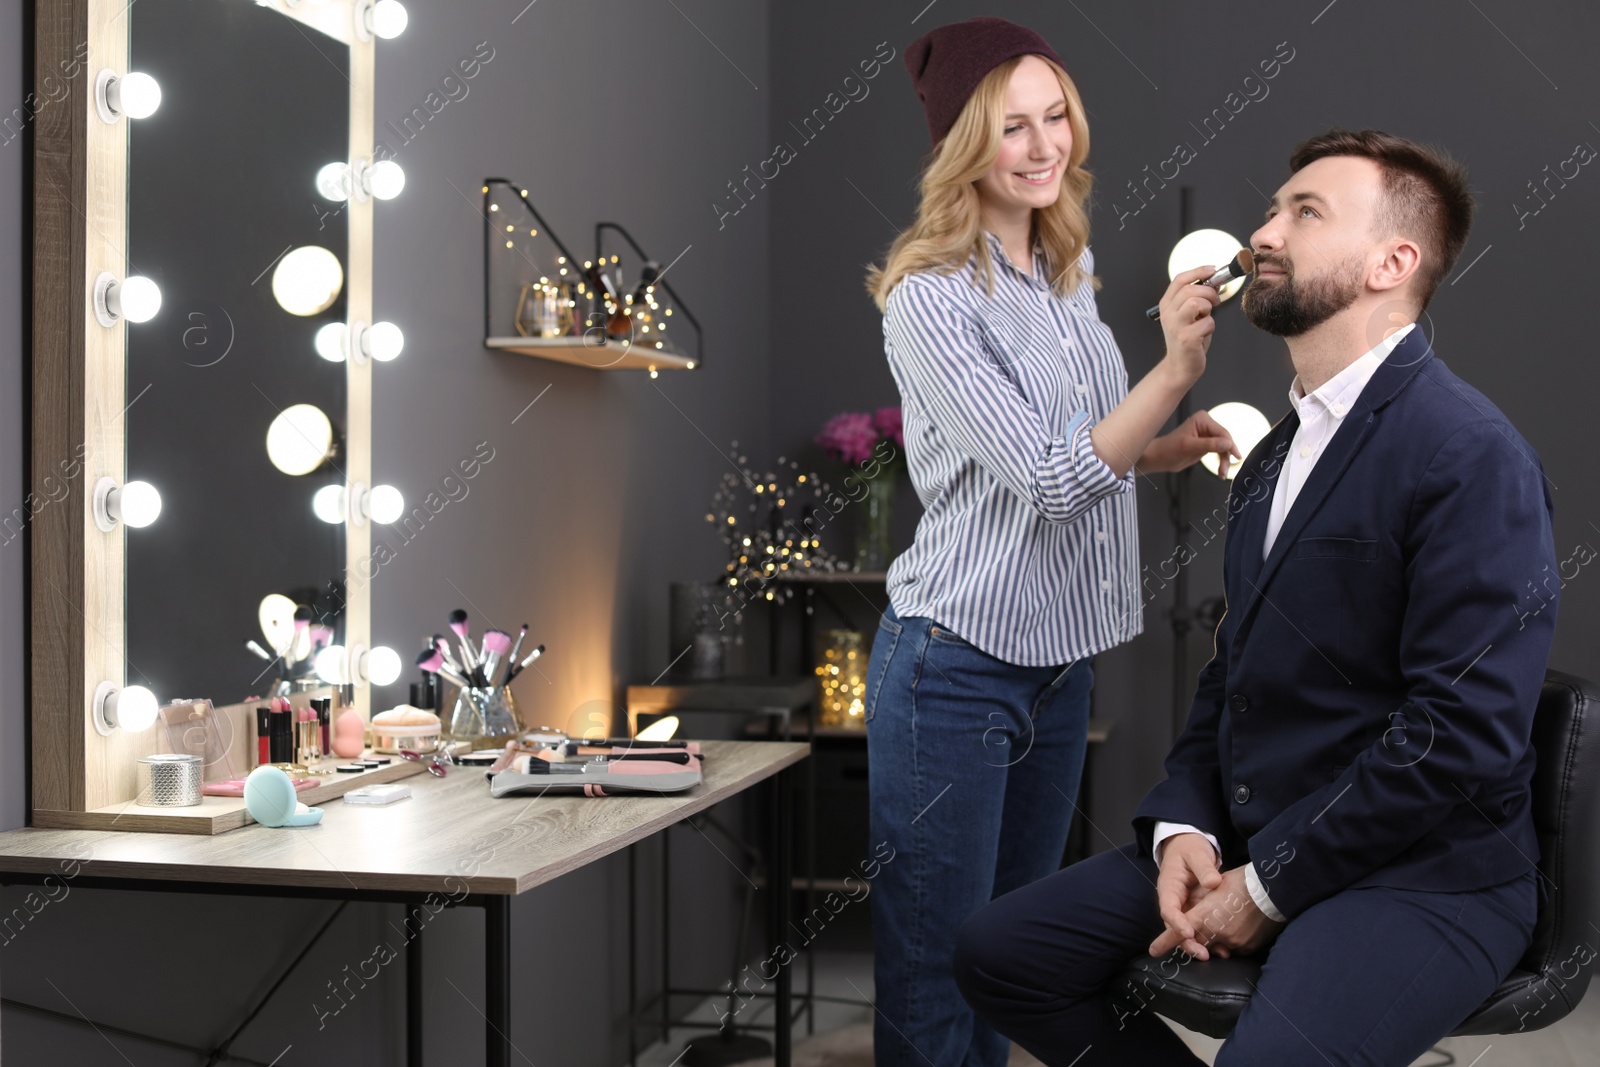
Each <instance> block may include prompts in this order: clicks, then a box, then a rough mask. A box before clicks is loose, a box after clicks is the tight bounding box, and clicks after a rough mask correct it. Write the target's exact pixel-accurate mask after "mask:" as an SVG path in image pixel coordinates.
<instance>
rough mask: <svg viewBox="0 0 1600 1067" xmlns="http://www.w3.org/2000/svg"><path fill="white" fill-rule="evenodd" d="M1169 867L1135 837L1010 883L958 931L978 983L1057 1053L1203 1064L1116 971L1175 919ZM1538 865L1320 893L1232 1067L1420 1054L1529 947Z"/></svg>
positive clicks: (1393, 1062)
mask: <svg viewBox="0 0 1600 1067" xmlns="http://www.w3.org/2000/svg"><path fill="white" fill-rule="evenodd" d="M1155 878H1156V867H1155V863H1154V862H1153V861H1152V860H1150V859H1149V858H1147V857H1141V856H1139V855H1138V854H1137V850H1136V849H1135V847H1134V846H1132V845H1127V846H1124V847H1123V848H1119V849H1116V850H1114V851H1110V852H1102V853H1100V854H1099V855H1096V856H1093V857H1091V858H1090V859H1087V860H1084V861H1083V862H1082V863H1076V864H1073V865H1072V866H1071V867H1068V868H1066V869H1065V870H1062V871H1059V872H1057V873H1056V874H1053V875H1051V876H1050V877H1048V878H1044V879H1041V880H1040V881H1037V882H1034V883H1033V884H1032V885H1028V886H1024V887H1023V888H1021V889H1018V890H1016V891H1015V892H1012V893H1008V894H1006V895H1005V896H1003V897H999V898H997V899H996V900H995V901H994V902H992V903H991V904H989V905H988V906H986V907H985V908H983V910H981V911H979V912H978V913H977V914H975V915H973V917H972V918H971V919H969V920H968V921H967V922H966V923H965V925H963V927H962V929H961V932H960V935H959V937H958V939H957V946H956V959H955V972H956V982H957V985H958V986H959V987H960V989H961V992H962V995H963V996H964V997H966V999H967V1002H968V1003H970V1004H971V1005H972V1007H973V1009H974V1010H975V1011H976V1012H977V1013H978V1015H979V1016H980V1017H982V1018H983V1019H984V1020H986V1021H987V1022H988V1023H989V1024H990V1025H991V1026H993V1027H994V1028H995V1029H997V1030H999V1031H1000V1032H1001V1033H1002V1034H1005V1035H1006V1036H1007V1037H1010V1038H1011V1039H1012V1040H1013V1041H1015V1042H1017V1043H1018V1044H1019V1045H1022V1046H1023V1047H1024V1048H1026V1049H1027V1050H1028V1051H1029V1052H1031V1053H1033V1054H1034V1055H1035V1056H1037V1057H1038V1058H1039V1059H1040V1060H1042V1061H1043V1062H1044V1063H1046V1064H1047V1065H1049V1067H1069V1065H1071V1067H1092V1065H1095V1064H1116V1065H1118V1067H1122V1065H1127V1064H1138V1065H1139V1067H1165V1065H1168V1064H1174V1065H1177V1064H1181V1065H1184V1067H1192V1065H1195V1064H1199V1063H1201V1062H1202V1061H1201V1060H1200V1059H1199V1058H1197V1057H1196V1056H1195V1055H1194V1054H1193V1053H1191V1052H1190V1051H1189V1050H1188V1048H1187V1047H1186V1046H1185V1045H1184V1043H1183V1042H1182V1041H1181V1040H1180V1039H1179V1038H1178V1036H1177V1035H1176V1034H1174V1033H1173V1032H1172V1030H1171V1029H1170V1028H1169V1027H1168V1026H1167V1025H1166V1024H1165V1023H1163V1022H1162V1021H1161V1020H1160V1019H1159V1018H1157V1017H1156V1016H1155V1015H1154V1013H1152V1012H1151V1011H1149V1010H1148V1009H1145V1008H1144V1007H1143V1004H1142V1002H1141V1001H1140V999H1139V997H1138V991H1137V990H1128V989H1122V988H1119V987H1120V985H1121V983H1118V982H1117V981H1116V978H1117V976H1118V975H1119V974H1120V972H1121V971H1122V969H1123V967H1124V966H1125V965H1126V964H1127V963H1128V961H1129V960H1131V959H1133V958H1134V957H1135V956H1138V955H1141V954H1144V953H1146V952H1147V951H1148V949H1149V945H1150V942H1151V941H1153V940H1155V937H1156V935H1157V934H1159V933H1160V932H1161V930H1162V922H1161V917H1160V915H1159V914H1158V911H1157V907H1156V890H1155ZM1537 878H1538V874H1537V873H1536V872H1534V871H1531V870H1530V871H1529V872H1528V873H1527V874H1525V875H1523V876H1521V877H1519V878H1516V879H1513V880H1512V881H1510V882H1506V883H1504V884H1503V885H1497V886H1492V887H1490V888H1487V889H1479V890H1473V891H1468V892H1458V893H1434V892H1422V891H1418V890H1402V889H1387V888H1379V887H1374V888H1364V889H1347V890H1344V891H1342V892H1339V893H1335V894H1334V895H1333V896H1331V897H1329V898H1327V899H1326V900H1323V901H1321V902H1320V903H1318V904H1315V905H1313V906H1312V907H1310V908H1307V909H1306V910H1305V911H1304V912H1302V913H1301V914H1299V915H1297V916H1295V918H1294V919H1292V920H1291V921H1290V922H1289V923H1288V925H1286V926H1285V927H1284V928H1283V931H1282V932H1281V933H1280V934H1279V935H1278V938H1277V940H1276V942H1274V943H1273V945H1272V946H1271V948H1270V951H1269V954H1268V956H1267V960H1266V963H1265V965H1264V966H1263V969H1262V974H1261V983H1260V986H1259V987H1258V989H1257V992H1256V994H1255V996H1254V998H1253V999H1252V1000H1251V1001H1250V1004H1249V1006H1248V1007H1247V1008H1245V1010H1244V1013H1243V1015H1241V1016H1240V1019H1239V1024H1238V1026H1237V1028H1236V1029H1235V1030H1234V1032H1233V1035H1232V1036H1231V1037H1230V1038H1229V1039H1228V1040H1227V1042H1226V1043H1225V1044H1224V1045H1223V1047H1222V1051H1221V1052H1220V1053H1219V1054H1218V1056H1217V1061H1216V1062H1217V1067H1294V1065H1299V1064H1305V1065H1308V1067H1345V1065H1353V1064H1360V1065H1364V1067H1405V1065H1407V1064H1409V1063H1411V1062H1412V1061H1413V1060H1414V1059H1416V1058H1417V1057H1418V1056H1420V1055H1421V1054H1422V1053H1424V1052H1426V1051H1427V1049H1428V1048H1429V1046H1431V1045H1432V1044H1434V1043H1435V1042H1436V1041H1438V1040H1439V1038H1441V1037H1443V1036H1444V1035H1446V1034H1448V1033H1449V1032H1450V1031H1451V1030H1452V1029H1454V1028H1455V1026H1456V1025H1457V1024H1458V1023H1460V1022H1461V1020H1463V1019H1465V1018H1466V1017H1467V1016H1468V1015H1470V1014H1471V1013H1472V1011H1473V1010H1474V1009H1475V1008H1477V1007H1478V1005H1479V1004H1481V1003H1482V1002H1483V1001H1484V1000H1485V999H1486V998H1487V997H1488V996H1489V994H1490V993H1492V992H1493V991H1494V989H1495V987H1496V986H1498V985H1499V983H1500V981H1501V979H1503V978H1504V977H1505V976H1506V974H1508V973H1509V972H1510V971H1511V968H1512V967H1513V966H1515V965H1516V963H1517V961H1518V960H1519V959H1520V958H1521V957H1522V954H1523V952H1525V951H1526V950H1527V947H1528V944H1529V941H1530V940H1531V938H1532V936H1533V926H1534V920H1535V917H1536V913H1537V910H1538V898H1539V892H1538V885H1537V881H1536V880H1537ZM1180 951H1181V950H1180ZM1185 965H1186V966H1190V967H1204V966H1206V964H1204V963H1202V962H1200V961H1198V960H1189V961H1187V963H1186V964H1185Z"/></svg>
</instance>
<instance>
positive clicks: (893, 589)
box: [866, 18, 1236, 1067]
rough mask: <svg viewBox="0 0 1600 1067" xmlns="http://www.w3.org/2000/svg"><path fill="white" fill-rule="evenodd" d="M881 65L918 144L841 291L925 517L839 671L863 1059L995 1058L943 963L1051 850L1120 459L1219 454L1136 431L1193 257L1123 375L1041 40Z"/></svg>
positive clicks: (1126, 544) (1076, 168)
mask: <svg viewBox="0 0 1600 1067" xmlns="http://www.w3.org/2000/svg"><path fill="white" fill-rule="evenodd" d="M906 65H907V66H908V67H909V68H910V69H911V73H912V79H913V82H914V84H915V86H916V89H917V95H918V96H919V97H920V98H921V99H922V101H923V105H924V108H925V109H926V112H927V118H928V128H929V132H930V134H931V135H932V138H933V142H934V146H935V147H934V151H933V153H932V156H931V159H930V162H929V163H928V165H927V168H926V170H925V172H924V174H923V177H922V202H921V207H920V209H919V211H918V213H917V218H916V221H915V222H914V223H913V224H912V226H911V227H910V229H909V230H907V231H906V232H905V233H904V234H902V235H901V236H900V237H899V239H897V240H896V241H895V242H894V245H893V246H892V248H891V249H890V251H889V256H888V260H887V262H886V264H885V265H884V266H883V267H882V268H874V269H873V270H872V271H871V273H870V274H869V276H868V288H869V290H870V291H871V293H872V295H873V297H874V299H875V300H876V302H877V304H878V307H879V309H880V310H882V311H883V313H884V320H883V333H884V348H885V352H886V354H887V356H888V360H889V367H890V369H891V371H892V372H893V374H894V377H895V382H896V384H897V385H898V386H899V389H900V393H901V400H902V408H903V410H904V415H905V446H906V453H907V459H908V463H909V468H910V473H911V480H912V482H913V484H914V485H915V487H916V490H917V494H918V496H919V497H920V498H921V500H922V503H923V506H924V509H925V514H924V515H923V517H922V519H921V521H920V523H919V525H918V527H917V534H916V539H915V543H914V544H913V545H912V547H911V548H910V550H909V551H907V552H906V553H905V554H904V555H902V556H900V557H899V558H897V559H896V560H895V561H894V564H893V565H892V566H891V567H890V569H889V578H888V590H889V601H890V608H889V611H888V612H887V614H886V615H885V616H884V618H883V621H882V622H881V623H880V625H879V628H878V634H877V637H876V639H875V640H874V642H873V646H872V658H871V662H870V665H869V669H868V677H867V694H866V700H867V705H866V719H867V743H868V759H869V767H870V774H869V779H870V783H871V786H870V793H871V808H872V811H871V822H872V843H873V845H874V847H875V848H881V843H883V842H887V843H888V845H890V846H891V847H892V848H893V850H894V851H893V852H892V853H886V854H889V855H892V857H893V858H892V859H890V860H889V861H888V862H887V863H885V864H884V865H883V867H882V870H881V872H880V873H879V875H878V877H877V878H876V879H875V880H874V882H873V887H872V917H873V930H874V939H875V941H876V960H877V962H876V971H877V975H876V978H877V990H876V1006H877V1008H878V1011H877V1013H876V1034H875V1047H876V1060H877V1063H878V1064H879V1067H886V1065H890V1064H893V1065H897V1067H898V1065H901V1064H906V1065H909V1064H918V1065H926V1064H929V1063H933V1064H937V1065H938V1067H956V1065H965V1067H999V1065H1002V1064H1004V1063H1005V1061H1006V1057H1007V1051H1008V1043H1007V1042H1006V1041H1005V1039H1004V1038H1002V1037H1001V1036H1000V1035H999V1034H997V1033H995V1032H994V1031H993V1030H990V1029H989V1028H988V1027H987V1026H986V1025H984V1024H983V1023H982V1022H981V1021H979V1020H977V1019H976V1018H975V1017H974V1016H973V1015H972V1014H971V1012H970V1011H969V1010H968V1009H967V1007H966V1005H965V1003H964V1002H963V1001H962V999H961V996H960V994H959V993H958V992H957V990H956V986H955V982H954V979H953V978H952V976H951V955H952V951H953V948H954V942H955V933H956V930H957V928H959V927H960V925H961V923H962V921H963V920H964V919H966V918H967V916H968V915H969V914H971V913H972V912H973V911H975V910H976V909H977V908H978V907H980V906H981V905H983V904H986V903H987V902H988V901H989V900H990V899H991V898H992V897H994V896H998V895H999V894H1001V893H1005V892H1007V891H1009V890H1011V889H1014V888H1016V887H1018V886H1021V885H1024V884H1026V883H1028V882H1032V881H1035V880H1037V879H1039V878H1042V877H1044V876H1045V875H1047V874H1049V873H1051V872H1052V871H1054V870H1056V869H1057V868H1058V867H1059V866H1060V862H1061V856H1062V852H1063V851H1064V849H1065V845H1066V838H1067V829H1068V826H1069V824H1070V822H1071V818H1072V814H1073V807H1074V801H1075V798H1076V796H1077V791H1078V780H1079V776H1080V773H1081V771H1082V766H1083V757H1084V749H1085V746H1086V744H1087V729H1088V716H1089V689H1090V686H1091V685H1092V681H1093V675H1092V673H1091V669H1090V660H1091V657H1093V655H1094V654H1095V653H1096V652H1099V651H1101V650H1102V649H1106V648H1109V647H1111V646H1113V645H1116V644H1119V643H1121V642H1123V641H1126V640H1128V639H1129V638H1131V637H1133V636H1135V635H1136V634H1138V633H1139V631H1140V629H1141V625H1142V620H1143V611H1142V604H1141V602H1140V586H1139V582H1138V574H1139V561H1138V543H1137V536H1138V532H1137V523H1136V521H1135V513H1134V493H1133V486H1134V479H1135V477H1136V474H1137V472H1153V471H1170V470H1180V469H1182V468H1184V467H1187V466H1188V465H1190V464H1192V463H1194V462H1195V461H1196V460H1198V459H1199V458H1200V457H1201V456H1202V455H1204V454H1205V453H1207V452H1217V453H1218V454H1219V458H1220V459H1221V461H1222V463H1223V464H1226V463H1227V462H1228V460H1229V457H1230V456H1232V455H1236V453H1235V451H1234V446H1233V442H1232V440H1231V439H1230V438H1229V437H1228V435H1227V433H1226V432H1225V431H1224V430H1223V429H1222V428H1221V427H1220V426H1217V425H1216V424H1215V423H1214V422H1213V421H1212V420H1211V419H1210V418H1209V417H1207V416H1206V415H1205V414H1204V413H1201V414H1197V415H1196V416H1195V417H1194V418H1192V419H1189V420H1188V421H1187V422H1186V423H1185V424H1184V425H1183V426H1182V427H1180V428H1179V429H1178V430H1176V431H1174V432H1172V433H1170V434H1167V435H1166V436H1163V437H1158V436H1156V435H1157V432H1158V431H1159V430H1160V428H1161V427H1162V425H1163V424H1164V423H1165V422H1166V421H1167V420H1168V419H1169V418H1170V417H1171V415H1172V413H1173V411H1174V409H1175V408H1176V407H1177V404H1178V402H1179V400H1180V399H1181V398H1182V397H1183V396H1184V394H1185V393H1186V392H1188V390H1189V388H1190V387H1191V386H1192V385H1193V384H1194V383H1195V382H1196V381H1197V380H1198V379H1199V377H1200V374H1201V372H1202V371H1203V370H1204V368H1205V356H1206V349H1207V346H1208V345H1209V343H1210V339H1211V333H1212V329H1213V320H1212V318H1211V310H1212V308H1213V307H1214V306H1215V304H1216V302H1217V299H1218V298H1217V293H1216V292H1215V291H1214V290H1213V289H1211V288H1209V287H1207V286H1203V285H1193V284H1191V283H1193V282H1196V281H1199V280H1200V279H1202V278H1204V277H1205V276H1206V275H1207V274H1208V273H1209V272H1210V268H1202V269H1197V270H1192V271H1189V272H1188V273H1185V274H1180V275H1179V276H1178V277H1177V278H1176V279H1174V280H1173V283H1172V285H1171V286H1170V287H1169V288H1168V290H1167V293H1166V296H1165V297H1164V298H1163V299H1162V301H1161V326H1162V330H1163V332H1164V333H1165V335H1166V354H1165V355H1164V356H1163V357H1162V359H1161V360H1160V362H1159V363H1158V364H1157V365H1156V367H1155V368H1154V369H1153V370H1152V371H1151V372H1150V373H1149V374H1148V375H1147V376H1146V377H1145V378H1144V379H1143V380H1142V381H1140V382H1139V383H1138V385H1136V386H1134V388H1133V389H1132V390H1131V391H1130V390H1128V388H1127V370H1126V369H1125V367H1124V366H1123V362H1122V356H1121V354H1120V352H1119V351H1118V349H1117V346H1116V343H1115V341H1114V340H1113V339H1112V337H1111V332H1110V330H1109V329H1107V327H1106V326H1105V324H1104V323H1102V322H1101V321H1100V318H1099V315H1098V313H1097V311H1096V308H1095V298H1094V289H1095V287H1096V284H1097V282H1096V279H1095V278H1094V277H1093V270H1094V259H1093V257H1092V256H1091V255H1090V252H1089V247H1088V243H1089V225H1088V213H1087V202H1088V197H1089V189H1090V176H1089V174H1088V173H1087V172H1086V171H1085V170H1084V169H1083V163H1084V159H1085V157H1087V155H1088V153H1089V131H1088V126H1087V125H1086V123H1085V119H1084V110H1083V106H1082V104H1081V103H1080V101H1079V98H1078V92H1077V90H1076V88H1075V87H1074V86H1073V83H1072V80H1071V79H1070V78H1069V77H1068V76H1067V74H1066V71H1064V70H1063V69H1062V66H1061V61H1060V59H1059V58H1058V57H1057V56H1056V54H1055V52H1054V51H1052V50H1051V48H1050V46H1049V45H1048V44H1047V43H1045V41H1044V40H1043V38H1041V37H1039V35H1038V34H1036V33H1034V32H1033V31H1031V30H1028V29H1025V28H1023V27H1021V26H1017V25H1015V24H1014V23H1011V22H1007V21H1006V20H1004V19H997V18H977V19H971V20H968V21H966V22H962V23H957V24H955V25H952V26H944V27H941V28H939V29H936V30H934V31H932V32H931V33H929V34H927V35H926V36H924V37H922V38H921V39H919V40H918V41H917V42H916V43H914V44H913V45H912V46H911V47H910V49H908V51H907V54H906ZM1136 461H1137V462H1136ZM1223 469H1224V471H1226V467H1224V468H1223Z"/></svg>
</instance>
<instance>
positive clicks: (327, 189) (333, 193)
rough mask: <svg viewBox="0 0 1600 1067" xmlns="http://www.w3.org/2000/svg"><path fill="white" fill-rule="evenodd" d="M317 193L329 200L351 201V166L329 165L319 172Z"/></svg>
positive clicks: (344, 164) (345, 164)
mask: <svg viewBox="0 0 1600 1067" xmlns="http://www.w3.org/2000/svg"><path fill="white" fill-rule="evenodd" d="M317 192H319V193H321V194H322V196H323V197H324V198H326V199H328V200H337V201H344V200H348V199H350V164H348V163H329V164H328V165H327V166H325V167H323V168H322V169H321V170H319V171H317Z"/></svg>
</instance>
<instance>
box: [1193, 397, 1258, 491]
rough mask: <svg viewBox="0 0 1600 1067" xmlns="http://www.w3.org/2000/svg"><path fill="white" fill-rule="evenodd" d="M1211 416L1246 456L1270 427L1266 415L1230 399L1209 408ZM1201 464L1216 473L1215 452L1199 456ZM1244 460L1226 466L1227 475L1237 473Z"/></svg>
mask: <svg viewBox="0 0 1600 1067" xmlns="http://www.w3.org/2000/svg"><path fill="white" fill-rule="evenodd" d="M1209 414H1210V415H1211V417H1212V418H1213V419H1216V420H1217V423H1218V425H1220V426H1221V427H1222V428H1223V429H1224V430H1227V431H1228V436H1229V437H1232V438H1233V443H1234V444H1235V445H1237V446H1238V448H1239V455H1240V456H1248V455H1249V454H1250V450H1251V449H1253V448H1255V447H1256V445H1257V444H1259V443H1260V441H1261V439H1262V438H1263V437H1265V436H1267V434H1268V432H1270V431H1271V429H1272V424H1271V423H1269V422H1268V421H1267V417H1266V416H1265V415H1263V414H1261V412H1259V411H1257V410H1256V409H1255V408H1253V407H1251V406H1250V405H1249V404H1244V403H1240V402H1239V401H1236V400H1230V401H1228V402H1227V403H1226V404H1218V405H1217V406H1216V407H1214V408H1212V409H1211V410H1210V413H1209ZM1200 462H1201V464H1202V465H1203V466H1204V467H1205V469H1206V470H1208V471H1210V472H1211V473H1212V474H1215V473H1217V470H1218V463H1217V454H1216V453H1215V452H1207V453H1206V454H1205V455H1203V456H1201V457H1200ZM1243 462H1244V461H1243V460H1242V459H1241V460H1239V461H1237V462H1234V463H1232V464H1230V465H1229V467H1228V477H1229V478H1230V479H1231V478H1232V477H1233V476H1234V475H1236V474H1238V473H1239V467H1240V465H1241V464H1242V463H1243Z"/></svg>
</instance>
